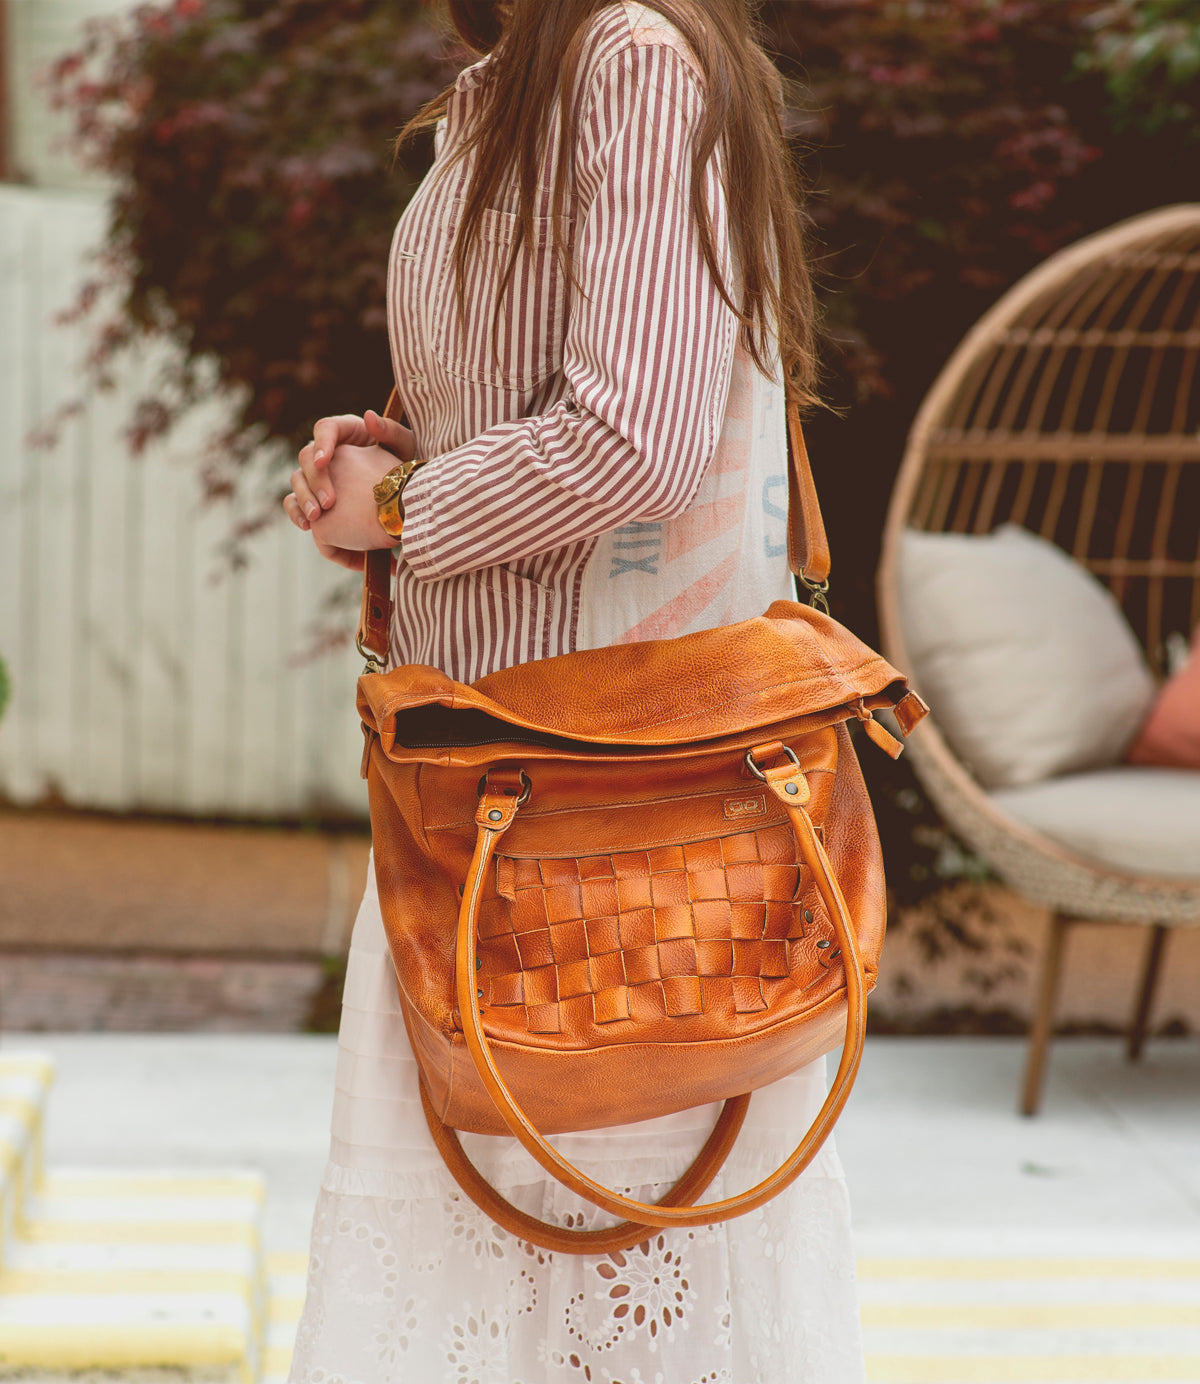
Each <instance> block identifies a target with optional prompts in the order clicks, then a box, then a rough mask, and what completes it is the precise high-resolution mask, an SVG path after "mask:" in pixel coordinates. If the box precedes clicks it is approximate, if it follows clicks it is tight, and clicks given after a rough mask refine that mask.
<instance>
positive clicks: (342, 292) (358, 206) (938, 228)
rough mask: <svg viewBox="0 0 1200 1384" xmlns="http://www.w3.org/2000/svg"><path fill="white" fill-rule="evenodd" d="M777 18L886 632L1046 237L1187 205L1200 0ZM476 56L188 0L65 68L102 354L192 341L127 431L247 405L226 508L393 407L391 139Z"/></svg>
mask: <svg viewBox="0 0 1200 1384" xmlns="http://www.w3.org/2000/svg"><path fill="white" fill-rule="evenodd" d="M762 19H763V23H764V26H765V30H766V35H767V41H768V44H769V46H770V47H772V48H773V50H774V51H775V52H776V54H777V58H778V61H779V65H780V67H781V70H782V71H783V73H784V76H785V83H786V97H787V103H788V121H789V128H790V130H791V133H792V135H793V137H794V141H795V147H796V150H797V153H798V155H799V156H800V157H801V159H802V162H803V166H804V170H805V174H806V178H807V182H808V185H809V187H810V200H809V208H808V209H809V215H810V218H811V221H812V227H813V247H814V254H815V256H816V259H817V264H818V270H819V273H820V276H821V282H822V285H823V293H822V296H823V305H824V311H825V314H826V326H827V338H828V346H827V350H826V360H827V369H828V378H827V394H828V397H829V399H830V401H831V402H832V403H833V404H835V405H836V406H837V412H836V413H835V412H830V413H825V414H821V415H818V416H816V417H814V418H813V419H812V420H811V423H810V429H809V431H810V442H811V448H812V452H813V456H814V464H815V468H816V470H817V478H818V483H819V486H820V489H821V492H822V496H823V499H824V507H825V511H826V516H827V521H828V526H829V529H830V537H831V542H832V546H833V551H834V553H835V555H836V564H835V572H834V578H835V580H834V592H833V599H834V614H835V615H836V616H838V618H840V619H842V620H844V621H845V622H846V623H847V624H849V625H850V626H851V627H852V628H854V629H855V630H856V631H857V632H858V633H859V634H860V635H861V636H862V637H863V638H865V639H867V640H868V641H870V640H873V639H874V638H875V635H876V626H875V613H874V590H873V577H874V571H875V567H876V563H877V560H878V545H879V535H880V532H881V529H882V523H883V516H884V510H885V507H886V504H887V499H888V495H889V492H890V489H891V482H892V477H893V474H894V471H895V469H896V467H897V465H898V463H899V459H900V456H901V453H902V451H903V446H904V438H905V434H906V431H907V429H908V426H909V424H910V423H911V420H912V417H913V415H914V413H915V411H916V408H917V406H918V404H919V402H920V399H921V397H922V395H923V394H924V392H925V390H926V389H927V388H928V386H929V384H930V383H931V382H932V380H933V378H934V376H935V375H936V373H937V371H938V369H939V368H940V366H941V365H942V364H943V362H944V361H945V359H946V357H947V356H948V355H949V353H950V351H951V350H952V349H953V347H954V346H955V344H956V343H957V342H958V341H959V339H960V338H961V337H962V335H963V334H964V333H965V332H966V330H967V329H968V328H969V327H970V326H971V324H972V323H973V322H974V321H975V320H976V319H977V318H978V316H979V315H980V313H982V312H983V311H984V310H985V309H986V308H987V307H988V306H989V305H990V304H991V303H992V302H993V301H994V300H995V299H996V298H997V297H998V296H999V295H1000V293H1001V292H1003V290H1004V289H1005V288H1006V287H1007V286H1008V285H1010V284H1011V283H1013V282H1014V281H1015V280H1016V279H1018V278H1019V277H1020V276H1021V275H1023V274H1024V273H1026V272H1027V271H1028V270H1029V269H1030V268H1031V267H1032V266H1033V265H1035V264H1036V263H1037V262H1038V261H1039V260H1041V259H1042V258H1044V257H1045V256H1046V255H1047V254H1049V253H1051V252H1052V251H1054V250H1056V249H1058V248H1059V247H1061V246H1063V245H1065V244H1067V243H1069V242H1070V241H1072V240H1074V239H1076V238H1077V237H1079V236H1081V235H1084V234H1087V233H1088V232H1090V231H1094V230H1097V229H1099V228H1101V227H1103V226H1107V225H1109V224H1111V223H1112V222H1114V221H1117V220H1120V219H1121V218H1123V217H1125V216H1129V215H1133V214H1135V213H1137V212H1139V211H1143V210H1146V209H1148V208H1151V207H1155V206H1159V205H1162V204H1164V203H1168V202H1172V201H1176V200H1179V199H1180V197H1181V196H1182V195H1187V193H1188V191H1189V189H1188V187H1187V186H1185V183H1184V179H1183V176H1182V171H1183V170H1184V169H1186V168H1189V167H1194V164H1195V158H1196V149H1197V137H1198V135H1200V7H1198V6H1197V5H1196V4H1195V3H1194V0H807V3H805V4H803V5H797V4H795V3H789V0H767V3H765V4H764V5H763V6H762ZM465 61H467V55H466V54H464V53H461V52H456V51H455V50H454V48H453V47H452V46H451V45H449V44H448V43H447V42H446V40H445V37H444V35H443V34H442V33H441V32H440V31H439V29H438V27H437V23H436V18H435V16H434V14H433V13H432V10H431V7H430V6H428V5H424V4H421V3H419V0H340V3H338V4H337V5H330V4H328V3H326V2H325V0H174V3H171V4H150V5H143V6H141V7H139V8H138V9H137V10H136V11H135V12H134V13H133V14H132V15H131V16H126V17H123V18H120V19H116V20H108V21H101V22H97V23H96V24H94V25H93V26H92V28H91V30H90V36H89V38H88V41H87V43H86V45H85V46H84V47H83V48H82V49H81V50H80V51H78V52H76V53H73V54H71V55H69V56H68V57H66V58H64V59H62V60H61V61H60V62H59V63H58V64H57V66H56V68H55V70H54V73H53V77H52V86H53V91H54V96H55V100H56V101H57V103H58V104H59V105H60V106H62V107H65V108H66V109H68V110H69V111H70V112H71V113H72V115H73V119H74V124H75V129H76V140H77V144H78V147H79V151H80V153H81V154H82V155H83V156H84V157H85V158H88V159H90V160H92V161H93V162H95V163H97V164H98V165H99V166H100V167H102V168H103V169H104V170H105V171H106V172H107V173H108V174H109V175H110V177H111V179H112V180H113V187H114V193H113V197H112V202H111V217H110V222H109V229H108V234H107V237H106V240H105V243H104V245H103V247H102V250H101V252H100V255H99V259H98V262H97V264H96V272H95V274H94V276H93V280H94V281H93V282H92V283H91V284H90V285H89V286H88V287H87V289H85V291H84V294H83V296H82V297H81V299H80V301H79V304H78V309H77V311H78V313H81V314H83V315H85V316H87V315H88V314H91V315H92V317H93V318H94V320H95V321H96V323H97V331H96V337H95V341H96V345H95V349H94V352H93V354H92V360H91V366H92V370H93V372H94V374H95V376H96V377H97V378H100V379H103V378H104V377H105V375H106V374H107V373H109V372H110V370H111V368H112V366H113V363H114V362H115V361H116V360H117V359H118V358H119V357H120V356H121V355H122V353H124V352H126V351H127V350H128V349H129V348H130V347H131V346H133V345H134V344H136V343H138V342H140V341H142V340H144V339H146V338H155V339H158V340H166V341H168V342H171V343H173V344H174V347H175V351H174V354H173V357H172V359H173V364H172V365H170V366H169V367H168V368H167V370H166V372H165V373H164V374H163V375H162V376H161V377H160V378H159V380H158V381H157V383H156V386H155V387H154V389H153V391H152V392H151V393H150V394H149V395H148V396H147V397H144V398H143V399H142V400H141V401H140V403H139V404H138V405H137V407H136V409H135V410H134V413H133V416H132V418H131V420H130V439H131V442H132V443H133V446H134V448H135V449H136V448H138V447H141V446H144V445H145V444H146V443H147V442H148V441H150V440H151V439H154V438H158V437H160V436H162V435H164V434H166V433H168V432H169V431H170V430H171V429H172V428H173V427H174V426H175V424H176V423H177V422H178V421H179V419H180V418H181V417H183V416H184V415H186V414H187V413H188V411H189V410H190V409H191V408H193V407H194V406H195V405H196V404H197V403H199V402H201V401H203V400H205V399H206V398H207V397H208V396H209V395H210V394H211V391H212V381H213V372H214V371H215V375H216V379H217V382H218V385H219V387H220V388H221V389H223V390H225V391H226V392H227V393H228V394H229V396H230V400H231V403H232V409H231V412H230V414H229V417H230V423H229V425H228V427H227V428H226V429H225V430H224V431H223V432H222V433H221V435H220V436H218V437H215V438H213V439H212V440H211V444H210V446H209V448H208V449H207V452H206V454H205V455H204V457H203V459H202V462H201V465H202V468H203V478H204V483H205V488H206V491H207V493H208V494H209V495H210V496H226V495H231V494H233V493H234V492H235V491H236V489H237V485H238V478H239V475H240V474H241V473H242V471H243V469H244V468H245V466H246V464H247V462H248V461H249V460H250V458H251V457H252V456H254V455H255V454H256V452H258V450H259V449H260V447H261V445H262V444H263V443H264V442H277V443H278V444H280V446H279V455H280V456H281V457H282V458H284V459H285V460H286V458H287V454H288V453H289V452H291V451H292V450H294V449H295V448H296V447H297V446H298V445H300V444H301V443H302V442H303V441H304V440H305V439H306V438H307V436H308V435H309V432H310V429H311V424H312V420H313V419H314V418H315V417H318V416H320V415H321V414H323V413H328V412H342V411H344V410H361V409H362V408H363V407H366V406H378V405H379V404H380V403H381V401H382V400H383V399H384V398H385V397H386V394H387V391H388V388H389V385H390V368H389V358H388V345H387V332H386V320H385V309H384V292H385V273H386V259H387V248H388V243H389V238H390V236H391V233H392V228H393V226H394V224H395V221H396V218H397V216H398V214H399V212H400V211H401V209H402V208H403V206H404V205H405V203H406V201H407V199H408V197H409V196H410V195H411V193H412V191H413V189H414V188H415V186H416V184H417V182H418V181H419V179H420V177H421V175H422V173H423V171H424V169H425V167H426V166H427V163H428V160H429V158H430V152H431V151H430V147H429V144H428V143H427V142H426V143H418V144H414V145H413V146H411V147H410V148H409V149H408V150H407V151H406V152H405V154H404V156H403V158H402V159H401V161H400V162H399V163H397V164H396V165H395V166H394V167H393V165H392V157H391V144H392V139H393V137H394V135H395V133H396V131H397V130H398V129H399V128H400V126H401V125H402V124H403V123H404V121H405V120H406V118H407V117H408V116H409V115H410V114H411V113H412V112H413V111H414V110H415V109H416V108H417V107H418V106H419V105H420V104H421V103H422V102H424V101H425V100H426V99H427V98H428V97H430V96H432V95H433V94H434V93H435V92H436V91H438V90H439V89H441V87H442V86H444V85H445V84H446V83H447V82H449V81H450V80H452V78H453V76H454V74H455V72H456V71H457V70H458V69H459V68H460V67H461V66H462V64H463V63H464V62H465ZM1151 140H1152V141H1153V143H1152V146H1151V143H1150V141H1151ZM101 285H104V288H105V291H103V292H102V290H101ZM114 293H115V296H114ZM266 518H267V511H266V510H263V511H262V512H261V513H260V514H257V515H256V516H255V517H254V518H252V519H250V520H248V521H247V520H243V521H242V525H241V529H242V535H243V536H244V535H245V533H247V532H249V531H251V530H253V528H254V527H255V526H256V525H258V524H260V523H262V522H265V521H266ZM881 759H882V757H881V756H877V755H874V754H870V753H868V754H867V755H865V756H864V768H865V769H866V771H867V773H868V776H869V779H870V780H871V788H872V792H873V796H874V799H875V802H876V804H877V808H878V812H879V815H880V817H881V827H882V829H883V836H884V840H885V842H887V843H888V849H889V854H890V856H891V858H890V859H889V861H888V865H889V875H890V878H891V880H892V881H893V885H894V888H895V890H896V892H897V900H896V901H897V902H898V903H901V904H905V903H911V902H913V901H914V900H917V899H923V898H925V897H926V896H928V895H930V894H932V893H934V892H937V891H942V892H943V893H944V892H945V891H944V888H943V886H944V885H945V884H946V883H947V881H952V880H963V879H965V880H966V881H967V882H968V883H969V882H970V881H971V880H972V878H973V877H974V876H976V875H978V874H979V865H978V862H975V861H974V860H972V858H971V857H970V856H969V855H968V854H967V853H966V852H964V851H963V850H962V849H961V848H960V847H959V846H958V845H957V844H956V843H955V842H954V841H953V839H952V838H951V837H950V836H949V835H948V833H947V832H946V831H945V829H944V828H943V827H942V826H941V824H940V823H939V822H938V820H937V818H936V816H935V814H933V813H932V811H931V810H930V809H929V807H928V805H927V804H926V803H925V800H924V798H923V797H922V795H921V794H920V792H919V790H918V789H917V787H916V785H915V782H914V781H913V779H912V777H911V775H910V774H909V773H908V771H907V770H906V769H905V768H904V767H903V764H901V765H898V766H893V765H892V764H890V762H889V763H886V764H883V763H880V762H878V761H880V760H881ZM956 916H957V915H956ZM938 927H939V928H941V935H945V936H953V935H954V932H955V929H956V928H960V923H959V922H956V921H955V917H947V918H946V919H943V920H942V922H941V923H940V924H938ZM935 930H936V929H935ZM931 945H936V939H935V940H934V942H933V943H931ZM965 945H970V942H969V941H968V942H967V943H965Z"/></svg>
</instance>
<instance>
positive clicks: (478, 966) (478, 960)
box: [475, 956, 483, 971]
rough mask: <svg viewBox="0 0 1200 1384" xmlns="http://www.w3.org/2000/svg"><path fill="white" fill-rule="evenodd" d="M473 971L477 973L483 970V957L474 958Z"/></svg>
mask: <svg viewBox="0 0 1200 1384" xmlns="http://www.w3.org/2000/svg"><path fill="white" fill-rule="evenodd" d="M475 969H476V970H477V971H482V970H483V957H482V956H477V957H476V958H475Z"/></svg>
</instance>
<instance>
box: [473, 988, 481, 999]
mask: <svg viewBox="0 0 1200 1384" xmlns="http://www.w3.org/2000/svg"><path fill="white" fill-rule="evenodd" d="M475 993H476V995H478V997H479V998H480V999H483V991H482V990H476V991H475Z"/></svg>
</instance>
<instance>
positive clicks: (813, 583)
mask: <svg viewBox="0 0 1200 1384" xmlns="http://www.w3.org/2000/svg"><path fill="white" fill-rule="evenodd" d="M383 416H384V417H385V418H392V419H395V420H396V422H400V421H401V420H402V419H403V417H404V405H403V404H402V403H401V402H400V395H399V393H398V392H397V391H396V390H395V389H393V390H392V392H391V394H390V395H389V396H388V401H387V407H386V408H385V409H384V411H383ZM787 430H788V456H789V465H788V517H787V551H788V566H789V567H790V568H791V569H792V575H793V576H795V577H798V578H799V579H800V581H801V582H802V583H803V585H804V586H806V587H807V588H808V590H809V592H810V593H811V597H812V600H813V602H814V604H817V605H820V606H822V607H823V608H824V609H825V612H826V613H827V614H828V611H829V606H828V604H827V602H826V600H825V593H826V591H828V589H829V568H830V556H829V539H828V538H827V537H826V534H825V520H824V519H823V518H822V517H821V505H820V502H819V501H818V499H817V487H816V483H815V482H814V480H813V474H812V465H811V463H810V462H809V459H808V448H807V446H806V445H805V442H804V429H803V428H802V427H801V425H800V409H799V407H798V406H797V405H796V402H795V400H789V401H788V406H787ZM364 557H365V560H364V562H363V599H362V612H361V614H360V615H359V621H358V641H357V642H358V651H359V653H361V654H362V656H363V657H364V658H365V659H366V660H367V671H368V672H371V673H381V672H382V671H383V669H384V668H385V667H386V666H387V656H388V640H389V637H390V636H389V629H390V626H391V620H392V553H391V549H390V548H376V549H375V550H374V551H372V552H368V553H366V554H365V555H364Z"/></svg>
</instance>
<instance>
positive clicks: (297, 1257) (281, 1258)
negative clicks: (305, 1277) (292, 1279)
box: [267, 1251, 308, 1274]
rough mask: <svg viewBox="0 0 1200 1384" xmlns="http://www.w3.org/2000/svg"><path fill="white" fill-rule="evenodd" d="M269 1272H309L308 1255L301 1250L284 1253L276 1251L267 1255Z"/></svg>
mask: <svg viewBox="0 0 1200 1384" xmlns="http://www.w3.org/2000/svg"><path fill="white" fill-rule="evenodd" d="M267 1272H268V1273H274V1274H285V1273H307V1272H308V1255H307V1254H306V1253H304V1252H303V1251H301V1252H292V1253H282V1252H280V1251H276V1253H274V1254H268V1255H267Z"/></svg>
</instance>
